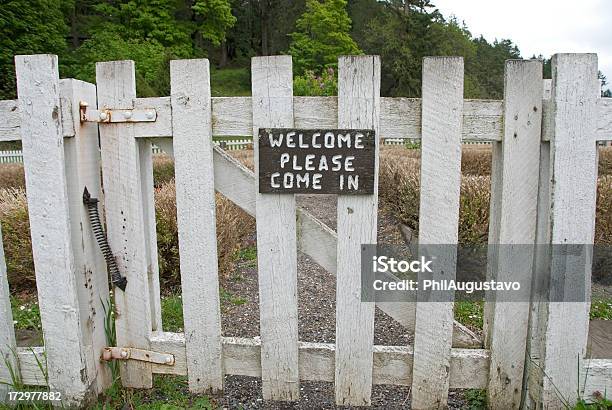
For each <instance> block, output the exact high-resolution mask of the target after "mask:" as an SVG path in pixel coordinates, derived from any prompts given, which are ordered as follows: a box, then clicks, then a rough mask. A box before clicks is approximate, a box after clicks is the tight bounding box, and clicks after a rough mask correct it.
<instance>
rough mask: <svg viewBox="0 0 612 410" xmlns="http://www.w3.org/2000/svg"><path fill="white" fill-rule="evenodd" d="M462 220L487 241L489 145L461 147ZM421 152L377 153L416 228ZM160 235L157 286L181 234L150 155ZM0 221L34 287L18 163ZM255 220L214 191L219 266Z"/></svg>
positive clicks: (601, 210)
mask: <svg viewBox="0 0 612 410" xmlns="http://www.w3.org/2000/svg"><path fill="white" fill-rule="evenodd" d="M230 153H231V155H232V156H234V158H236V159H238V160H239V161H240V162H242V163H243V164H245V165H246V166H247V167H249V168H250V169H253V151H249V150H245V151H233V152H230ZM462 158H463V160H462V173H463V177H462V182H461V201H460V216H459V218H460V220H459V240H460V242H461V243H464V244H468V243H470V244H471V243H486V241H487V231H488V223H489V194H490V185H491V182H490V173H491V150H490V147H488V146H486V145H484V146H478V145H476V146H474V145H466V146H464V149H463V157H462ZM419 167H420V151H419V150H417V149H406V148H404V147H383V149H382V150H381V157H380V186H379V192H380V206H381V207H386V209H387V210H390V211H391V213H392V214H393V215H394V216H395V218H397V220H398V221H400V222H402V223H404V224H406V225H407V226H409V227H410V228H412V229H415V230H416V229H418V216H419V215H418V213H419V189H420V186H419ZM154 176H155V186H156V189H155V202H156V214H157V237H158V249H159V259H160V275H161V280H162V286H164V287H165V288H166V289H172V288H175V287H177V286H178V285H179V283H180V278H179V273H178V272H179V268H178V261H179V255H178V235H177V229H176V203H175V189H174V164H173V161H172V159H171V158H169V157H167V156H164V155H160V156H156V158H155V160H154ZM0 223H1V224H2V231H3V236H4V250H5V254H6V259H7V264H8V277H9V282H10V284H11V288H12V289H13V290H14V291H28V290H33V289H34V284H35V279H34V273H33V272H34V267H33V262H32V251H31V241H30V232H29V223H28V213H27V203H26V196H25V188H24V177H23V167H22V166H21V165H17V164H8V165H1V166H0ZM254 230H255V223H254V219H253V218H252V217H251V216H249V215H248V214H246V213H245V212H244V211H242V210H241V209H240V208H238V207H237V206H236V205H234V204H233V203H232V202H230V201H229V200H227V199H226V198H224V197H223V196H221V195H217V234H218V249H219V266H220V272H221V274H222V275H229V273H230V272H231V271H232V268H233V262H234V259H235V258H234V255H235V253H236V252H237V251H238V250H239V249H240V247H241V245H242V244H244V242H245V241H249V240H251V239H252V237H253V233H254ZM595 242H596V243H597V244H606V245H611V244H612V147H607V148H600V153H599V184H598V193H597V221H596V232H595Z"/></svg>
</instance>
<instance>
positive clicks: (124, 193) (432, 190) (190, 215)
mask: <svg viewBox="0 0 612 410" xmlns="http://www.w3.org/2000/svg"><path fill="white" fill-rule="evenodd" d="M552 64H553V73H554V78H555V79H556V80H555V82H554V83H553V84H552V85H550V87H549V88H548V89H549V95H550V97H549V98H543V88H544V89H547V87H546V85H545V86H544V87H543V86H542V83H543V81H542V65H541V62H538V61H518V60H511V61H508V62H507V63H506V71H505V91H504V101H493V100H464V99H463V60H462V59H461V58H456V57H431V58H426V59H425V60H424V67H423V92H422V96H423V97H422V99H408V98H381V97H380V96H379V91H380V60H379V58H378V57H374V56H359V57H343V58H341V59H340V60H339V80H338V82H339V96H338V97H294V96H293V95H292V89H293V87H292V61H291V57H288V56H276V57H256V58H253V60H252V84H253V89H252V97H211V94H210V72H209V71H210V70H209V63H208V61H207V60H179V61H172V62H171V67H170V69H171V89H172V91H171V95H170V97H159V98H137V97H136V84H135V76H134V63H133V62H132V61H115V62H104V63H98V64H97V66H96V73H97V74H96V77H97V80H96V81H97V85H93V84H88V83H85V82H82V81H78V80H73V79H66V80H60V79H59V76H58V61H57V57H55V56H51V55H35V56H17V57H16V69H17V79H18V81H17V83H18V90H17V91H18V95H19V99H18V100H14V101H0V140H2V141H15V140H21V141H22V144H23V155H24V165H25V172H26V182H27V194H28V195H27V197H28V204H29V213H30V224H31V233H32V247H33V254H34V262H35V269H36V279H37V285H38V298H39V306H40V311H41V316H42V325H43V331H44V347H38V348H35V349H34V350H32V351H31V350H29V349H24V348H17V352H18V354H17V357H16V358H13V356H12V355H11V353H10V349H14V348H15V346H16V345H15V337H14V331H13V325H12V323H13V322H12V316H11V309H10V303H9V299H8V284H7V280H6V268H5V266H4V264H2V265H0V274H1V276H2V277H1V280H0V288H1V291H2V292H3V295H2V298H1V299H0V315H1V316H0V338H1V341H0V342H1V344H0V351H1V352H2V354H3V355H4V356H5V358H6V359H7V360H10V361H13V362H14V363H15V364H18V366H19V368H20V371H21V376H22V379H23V381H24V382H25V383H26V384H30V385H44V384H45V379H44V377H43V375H42V374H41V372H40V370H39V369H38V367H37V365H36V360H35V358H41V357H43V352H44V354H45V356H46V366H47V370H48V384H49V387H50V388H51V389H53V390H58V391H61V392H62V394H63V399H64V403H65V404H66V405H72V404H81V403H83V402H84V401H86V400H87V399H88V398H91V397H94V395H95V393H99V392H103V391H104V389H105V388H106V387H107V386H109V384H110V383H111V380H110V374H109V371H108V369H107V366H106V365H105V364H104V363H101V362H100V360H99V358H100V353H101V351H102V349H103V348H104V347H106V346H107V341H106V338H105V333H104V314H103V311H104V309H103V306H102V303H103V301H106V300H108V295H109V293H108V291H109V285H108V280H107V276H106V272H107V270H106V266H105V264H104V259H103V257H102V254H101V253H100V251H99V249H98V247H97V245H96V243H95V240H94V237H93V235H92V232H91V226H90V223H89V220H88V217H87V213H86V210H85V208H84V206H83V204H82V193H83V189H84V187H85V186H86V187H87V188H88V190H89V191H90V192H91V193H92V196H94V197H100V196H101V188H100V187H101V180H100V172H99V170H100V166H101V167H102V178H103V184H104V198H103V202H102V204H103V207H104V215H105V221H106V227H107V231H108V239H109V243H110V246H111V249H112V250H113V252H114V256H115V259H116V260H117V263H118V265H119V269H120V271H121V273H122V274H123V275H125V276H127V278H128V285H127V288H126V291H125V292H122V291H121V290H119V289H115V292H114V295H115V305H116V311H117V315H116V321H115V326H116V333H117V347H119V348H124V349H126V350H125V356H127V357H128V358H127V360H122V361H121V380H122V383H123V385H124V386H128V387H136V388H149V387H151V386H152V375H153V374H160V373H161V374H176V375H187V376H188V379H189V388H190V390H191V391H193V392H199V393H201V392H216V391H219V390H221V389H222V388H223V377H224V375H246V376H254V377H260V378H261V379H262V387H263V396H264V398H265V399H272V400H296V399H298V397H299V394H300V382H301V381H325V382H333V383H335V397H336V403H338V404H351V405H368V404H370V402H371V389H372V385H373V384H395V385H406V386H411V387H412V389H411V394H412V402H411V403H412V406H413V407H414V408H437V407H444V406H445V405H446V403H447V398H448V391H449V389H456V388H478V389H487V391H488V395H489V399H490V403H491V406H492V407H494V408H517V407H518V406H519V404H520V403H521V399H524V402H525V403H526V406H527V407H530V408H534V407H538V406H541V405H543V406H545V407H546V406H548V407H550V408H556V407H559V406H561V403H562V400H564V399H568V400H570V401H571V400H575V399H576V396H577V386H580V388H581V389H584V392H585V393H584V394H585V395H586V396H588V395H590V394H591V393H593V392H595V391H601V392H604V391H607V392H610V391H612V360H604V359H588V358H586V357H585V349H586V343H587V328H588V311H589V309H588V303H574V304H571V303H551V304H542V303H539V302H537V301H535V302H533V303H531V304H529V303H527V302H525V303H500V304H497V305H494V304H491V303H487V304H486V314H485V319H486V325H485V333H486V337H485V341H484V343H485V344H484V347H482V346H481V341H480V340H479V339H478V338H477V337H475V335H474V334H473V333H471V332H470V331H469V330H467V329H466V328H465V327H463V326H462V325H460V324H459V323H457V322H454V321H453V305H452V303H440V302H438V303H431V302H430V303H427V302H419V303H416V295H415V294H414V293H411V294H409V295H410V297H411V299H410V300H411V301H410V302H406V303H378V304H377V307H378V308H380V309H382V310H383V311H384V312H385V313H387V314H388V315H389V316H391V317H392V318H393V319H395V320H396V321H397V322H398V323H399V324H401V325H402V326H403V327H404V328H405V329H406V330H405V331H406V332H407V333H414V344H413V345H407V346H378V345H374V343H373V341H374V337H373V331H374V304H373V303H365V302H361V301H360V299H359V296H358V295H359V294H360V290H359V283H360V274H359V272H360V269H361V266H360V245H361V244H362V243H374V242H375V241H376V226H377V222H376V221H377V194H374V195H371V196H339V197H338V229H337V232H334V231H333V230H331V229H330V228H329V227H327V226H326V225H325V224H324V223H323V222H321V221H319V220H317V219H316V218H315V217H314V216H312V215H311V214H309V213H308V212H307V211H305V210H303V209H301V208H299V207H296V203H295V199H294V197H293V196H292V195H279V194H258V193H257V192H258V190H257V180H258V179H257V178H256V177H255V175H254V174H253V173H251V172H250V171H249V170H248V169H246V168H245V167H243V166H241V165H240V164H239V163H237V162H236V161H235V160H233V159H232V158H231V157H230V156H229V155H228V154H226V153H225V152H224V151H223V150H222V149H219V147H215V146H214V144H213V143H212V135H218V136H224V135H226V136H234V135H253V133H254V130H257V129H258V128H260V127H296V128H361V129H365V128H367V129H369V128H372V129H375V130H376V131H377V134H378V135H384V136H385V137H388V138H406V137H408V138H412V139H420V141H421V150H422V159H423V160H422V161H421V167H422V168H421V186H422V189H421V207H420V224H419V225H420V231H419V239H420V242H421V243H440V244H452V243H457V239H458V238H457V227H458V216H459V189H460V187H459V181H460V172H461V167H460V162H461V149H460V146H461V143H462V141H489V142H491V143H492V145H493V173H492V180H493V181H492V201H491V224H490V228H489V229H490V235H489V237H490V241H491V243H506V244H512V243H516V244H524V243H535V242H538V243H553V244H555V243H592V242H593V234H594V233H593V232H594V221H595V189H596V169H597V155H596V140H610V139H611V136H612V101H611V100H610V99H603V98H602V99H599V98H597V94H596V87H595V85H596V78H597V77H596V76H597V58H596V56H595V55H593V54H559V55H556V56H554V57H553V63H552ZM100 119H104V121H105V122H99V120H100ZM98 132H99V136H100V141H101V150H99V149H98V138H97V135H98ZM153 143H154V144H155V145H157V146H158V147H160V148H161V149H162V150H163V151H164V152H166V153H169V154H171V155H173V156H174V159H175V166H176V169H175V175H176V195H177V198H176V199H177V216H178V218H177V221H178V230H179V239H180V241H179V248H180V255H181V258H180V263H181V266H180V269H181V278H182V288H183V293H182V295H183V296H182V300H183V304H184V306H183V312H184V328H185V332H184V333H169V332H164V331H163V329H162V321H161V308H160V289H159V272H158V260H157V249H156V233H155V232H156V231H155V212H154V202H153V180H152V159H151V158H152V149H151V147H152V144H153ZM254 152H255V156H256V157H257V147H255V150H254ZM255 164H257V158H255ZM377 166H378V165H376V167H377ZM502 176H503V178H502ZM215 190H217V191H219V192H221V193H222V194H224V195H225V196H226V197H228V198H229V199H230V200H232V201H234V202H235V203H236V204H237V205H238V206H240V207H241V208H242V209H244V210H245V211H246V212H248V213H249V214H251V215H254V216H256V219H257V239H258V243H259V244H260V246H259V247H258V258H257V259H258V272H259V301H260V306H259V309H260V315H261V316H260V317H261V319H260V329H261V337H260V338H237V337H224V336H222V329H221V319H220V305H219V288H218V273H217V249H216V233H215V202H214V192H215ZM502 193H504V194H503V195H502ZM577 198H578V199H579V200H577ZM553 199H554V200H553ZM194 210H197V212H195V211H194ZM296 214H297V218H296ZM263 244H265V246H262V245H263ZM298 250H299V251H301V252H304V253H305V254H307V255H309V256H310V257H311V258H312V259H313V260H314V261H315V262H317V263H318V264H319V265H320V266H322V267H323V268H325V269H326V270H327V271H329V272H330V273H331V274H334V275H335V276H336V280H337V285H336V287H337V296H336V297H337V300H336V306H337V308H336V343H335V344H333V343H311V342H304V341H299V340H298V330H297V329H298V326H297V325H298V314H297V262H296V256H297V255H296V253H297V251H298ZM0 256H1V255H0ZM3 260H4V259H3V258H1V257H0V261H3ZM490 263H491V269H492V271H493V272H495V274H496V277H497V280H505V279H507V278H509V277H511V276H512V272H513V269H514V268H516V267H515V266H506V265H504V263H505V262H504V261H503V260H492V261H491V262H490ZM524 263H525V265H524V266H522V267H521V268H522V269H523V271H526V272H530V271H531V270H532V268H533V262H532V260H531V259H530V258H525V261H524ZM454 264H455V262H454V261H452V260H449V261H448V266H447V269H445V270H446V272H447V275H448V274H449V273H452V272H454V270H455V266H454ZM589 276H590V275H587V277H585V278H583V279H584V280H585V283H590V277H589ZM568 324H570V325H569V326H568ZM138 349H140V350H138ZM143 351H144V352H143ZM119 357H120V358H121V357H122V356H121V355H119ZM124 358H125V357H124ZM578 358H582V360H580V363H579V365H577V359H578ZM577 366H578V367H577ZM524 370H526V372H524ZM587 373H588V377H584V376H585V374H587ZM524 374H525V375H527V380H525V382H526V383H525V388H523V381H524V380H523V379H524ZM0 380H2V381H8V382H10V377H9V374H8V370H7V368H6V366H3V365H0ZM585 380H586V383H585Z"/></svg>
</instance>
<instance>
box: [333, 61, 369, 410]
mask: <svg viewBox="0 0 612 410" xmlns="http://www.w3.org/2000/svg"><path fill="white" fill-rule="evenodd" d="M379 115H380V58H379V57H378V56H348V57H340V59H339V61H338V127H339V128H360V129H373V130H375V131H376V137H377V138H379V135H378V130H379ZM378 149H379V143H378V141H377V142H376V152H375V163H374V193H373V194H372V195H358V196H355V195H353V196H351V195H338V211H337V212H338V245H337V246H338V253H337V255H338V268H337V273H336V359H335V360H336V370H335V394H336V404H338V405H355V406H368V405H370V402H371V393H372V361H373V356H372V348H373V344H374V303H373V302H362V301H361V245H362V244H374V243H376V232H377V225H376V222H377V215H378V209H377V206H378Z"/></svg>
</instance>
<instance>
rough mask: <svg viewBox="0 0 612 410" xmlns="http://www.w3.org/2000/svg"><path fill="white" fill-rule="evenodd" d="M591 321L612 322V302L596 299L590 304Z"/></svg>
mask: <svg viewBox="0 0 612 410" xmlns="http://www.w3.org/2000/svg"><path fill="white" fill-rule="evenodd" d="M590 316H591V320H592V319H603V320H612V300H611V299H596V300H593V301H592V302H591V315H590Z"/></svg>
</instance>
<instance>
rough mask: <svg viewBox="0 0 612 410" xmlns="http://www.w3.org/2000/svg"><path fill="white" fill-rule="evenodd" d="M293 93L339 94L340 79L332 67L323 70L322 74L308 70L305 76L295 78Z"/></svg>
mask: <svg viewBox="0 0 612 410" xmlns="http://www.w3.org/2000/svg"><path fill="white" fill-rule="evenodd" d="M293 94H294V95H304V96H330V95H338V79H337V78H336V72H335V70H334V69H333V68H332V67H328V68H327V69H326V70H323V73H321V75H320V76H317V75H315V73H314V72H313V71H306V73H305V74H304V75H303V76H296V77H295V78H294V79H293Z"/></svg>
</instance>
